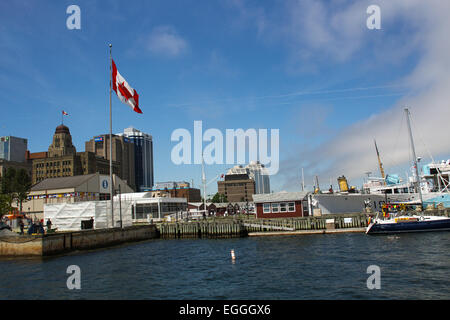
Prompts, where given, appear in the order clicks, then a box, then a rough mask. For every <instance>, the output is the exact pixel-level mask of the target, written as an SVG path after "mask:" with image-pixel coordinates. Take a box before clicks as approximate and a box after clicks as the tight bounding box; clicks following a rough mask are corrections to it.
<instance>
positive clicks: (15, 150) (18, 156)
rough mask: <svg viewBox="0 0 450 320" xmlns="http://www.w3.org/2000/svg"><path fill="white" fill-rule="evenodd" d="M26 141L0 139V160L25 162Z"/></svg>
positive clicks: (7, 138) (9, 138)
mask: <svg viewBox="0 0 450 320" xmlns="http://www.w3.org/2000/svg"><path fill="white" fill-rule="evenodd" d="M26 152H27V139H23V138H17V137H12V136H6V137H0V159H3V160H7V161H15V162H25V154H26Z"/></svg>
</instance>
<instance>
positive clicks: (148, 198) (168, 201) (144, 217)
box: [121, 192, 187, 223]
mask: <svg viewBox="0 0 450 320" xmlns="http://www.w3.org/2000/svg"><path fill="white" fill-rule="evenodd" d="M121 200H122V201H127V202H131V205H132V219H133V222H135V223H139V222H148V221H149V220H161V219H164V218H165V217H166V216H168V215H173V214H177V213H182V212H187V200H186V198H167V197H153V195H152V193H151V192H135V193H128V194H124V195H122V196H121Z"/></svg>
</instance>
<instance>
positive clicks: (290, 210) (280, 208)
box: [253, 191, 309, 218]
mask: <svg viewBox="0 0 450 320" xmlns="http://www.w3.org/2000/svg"><path fill="white" fill-rule="evenodd" d="M307 197H308V193H307V192H285V191H283V192H277V193H269V194H255V195H253V201H254V202H255V206H256V218H294V217H305V216H308V215H309V213H308V212H309V211H308V199H307Z"/></svg>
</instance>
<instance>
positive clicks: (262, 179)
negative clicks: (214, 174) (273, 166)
mask: <svg viewBox="0 0 450 320" xmlns="http://www.w3.org/2000/svg"><path fill="white" fill-rule="evenodd" d="M242 174H246V175H248V177H249V178H250V179H252V180H254V181H255V194H263V193H270V179H269V174H268V171H267V169H266V168H265V167H264V165H263V164H261V163H260V162H259V161H250V164H249V165H247V166H245V167H243V166H241V165H237V166H234V167H233V168H231V169H229V170H228V172H227V176H231V175H242Z"/></svg>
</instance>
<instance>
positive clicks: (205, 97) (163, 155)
mask: <svg viewBox="0 0 450 320" xmlns="http://www.w3.org/2000/svg"><path fill="white" fill-rule="evenodd" d="M422 2H423V1H415V0H411V1H403V0H398V1H378V2H377V4H378V5H379V6H380V8H381V26H382V28H381V30H369V29H368V28H367V27H366V19H367V18H368V16H369V15H368V14H367V13H366V8H367V7H368V6H369V5H370V4H373V3H372V1H345V0H335V1H312V0H304V1H291V0H287V1H238V0H234V1H206V0H204V1H198V0H197V1H130V2H129V3H125V4H124V2H123V1H113V0H110V1H104V0H102V1H76V2H73V1H26V2H23V1H3V2H1V3H0V21H1V22H0V106H1V110H2V117H1V119H0V135H14V136H18V137H24V138H27V139H28V144H29V149H30V151H31V152H39V151H45V150H47V149H48V146H49V145H50V143H51V138H52V135H53V133H54V129H55V127H56V126H57V125H59V124H60V122H61V110H65V111H66V112H68V113H69V116H67V117H65V118H64V122H65V124H66V125H68V126H69V128H70V130H71V133H72V137H73V142H74V144H75V146H76V148H77V150H78V151H84V142H85V141H87V140H89V139H91V138H92V137H93V136H95V135H97V134H102V133H107V132H109V114H108V112H109V60H108V59H109V48H108V44H109V43H112V44H113V58H114V60H115V62H116V64H117V67H118V70H119V72H120V73H121V74H122V75H123V76H124V77H125V79H126V80H127V81H128V82H129V84H130V85H131V86H132V87H134V88H135V89H136V90H137V92H138V93H139V95H140V108H141V110H142V111H143V114H142V115H140V114H137V113H134V112H132V111H131V109H130V108H129V107H127V106H126V105H124V104H121V103H120V101H119V100H118V99H117V97H115V96H113V131H114V132H115V133H117V132H121V131H122V130H123V129H124V128H126V127H128V126H134V127H135V128H137V129H139V130H142V131H144V132H146V133H149V134H151V135H152V136H153V139H154V159H155V163H154V165H155V179H156V181H170V180H187V181H190V180H191V179H194V183H195V184H196V185H197V186H198V185H199V183H200V178H201V168H200V166H199V165H179V166H177V165H175V164H173V163H172V161H171V157H170V156H171V150H172V148H173V147H174V146H175V145H176V143H175V142H171V141H170V137H171V134H172V132H173V131H174V130H175V129H178V128H186V129H188V130H189V131H191V132H192V130H193V124H194V121H195V120H202V121H203V130H206V129H208V128H217V129H219V130H221V131H222V132H223V133H224V134H225V130H226V129H238V128H243V129H249V128H254V129H260V128H263V129H279V130H280V153H279V154H280V170H279V173H278V174H277V175H274V176H272V177H271V185H272V189H274V190H275V191H279V190H296V189H298V188H299V186H300V185H299V177H300V176H299V172H300V170H301V168H302V167H304V168H305V174H306V183H307V184H308V185H311V182H309V181H312V177H313V176H314V175H319V177H320V178H321V180H322V181H325V182H326V183H325V182H324V184H326V185H328V184H329V182H328V181H329V179H330V178H331V179H332V181H333V183H334V184H335V185H336V178H337V177H338V176H339V175H342V174H345V175H346V176H348V177H349V178H350V179H351V181H350V182H351V183H352V184H359V183H360V182H361V178H362V177H363V176H364V172H366V171H372V172H374V173H376V172H377V159H376V154H375V150H374V147H373V139H374V138H376V139H377V143H378V146H379V148H380V151H381V153H382V157H383V156H384V160H383V162H384V163H385V166H387V167H388V168H387V169H388V170H387V171H391V170H397V171H400V173H403V172H404V171H405V169H404V167H405V166H406V167H407V166H408V165H407V164H408V150H407V147H408V144H407V135H406V126H405V125H403V127H402V126H401V125H400V123H401V122H402V116H403V110H402V106H403V105H405V104H407V105H408V106H410V108H411V110H412V113H413V116H414V118H413V120H414V124H415V125H416V129H417V135H418V137H419V135H420V138H421V139H420V140H421V141H423V142H424V143H423V144H422V143H418V144H419V145H418V153H420V154H423V156H424V157H425V156H427V155H428V154H432V155H433V156H434V157H435V158H436V159H440V158H448V157H449V156H450V142H449V141H448V140H449V139H448V133H447V132H446V130H443V129H444V128H445V125H447V126H448V121H449V120H448V119H450V117H449V115H450V114H449V109H450V108H449V105H448V101H450V100H449V99H447V95H448V92H450V90H448V89H450V85H449V77H448V71H449V64H448V62H447V60H448V59H447V58H445V57H448V55H447V53H448V54H450V48H449V47H450V44H449V40H447V38H448V37H446V36H444V35H445V33H443V31H442V30H445V29H446V28H447V27H448V22H447V18H446V17H448V14H449V13H450V10H449V5H448V4H445V3H443V2H441V1H430V2H427V4H426V5H425V4H423V3H422ZM71 4H76V5H78V6H79V7H80V9H81V29H80V30H69V29H67V27H66V20H67V18H68V17H69V14H67V13H66V9H67V7H68V6H69V5H71ZM447 30H449V29H448V28H447ZM429 115H433V117H432V119H431V118H429ZM436 115H439V116H436ZM403 121H404V118H403ZM436 121H437V123H436ZM400 128H403V130H402V131H401V132H400ZM443 136H444V137H447V139H442V137H443ZM205 144H206V143H205ZM230 166H231V165H210V166H207V168H206V174H207V179H208V180H210V179H212V178H213V177H214V176H216V175H218V174H220V173H222V172H224V171H225V170H226V168H228V167H230ZM389 169H391V170H389ZM216 190H217V184H215V183H212V184H211V185H210V186H209V187H208V193H215V192H216Z"/></svg>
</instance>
